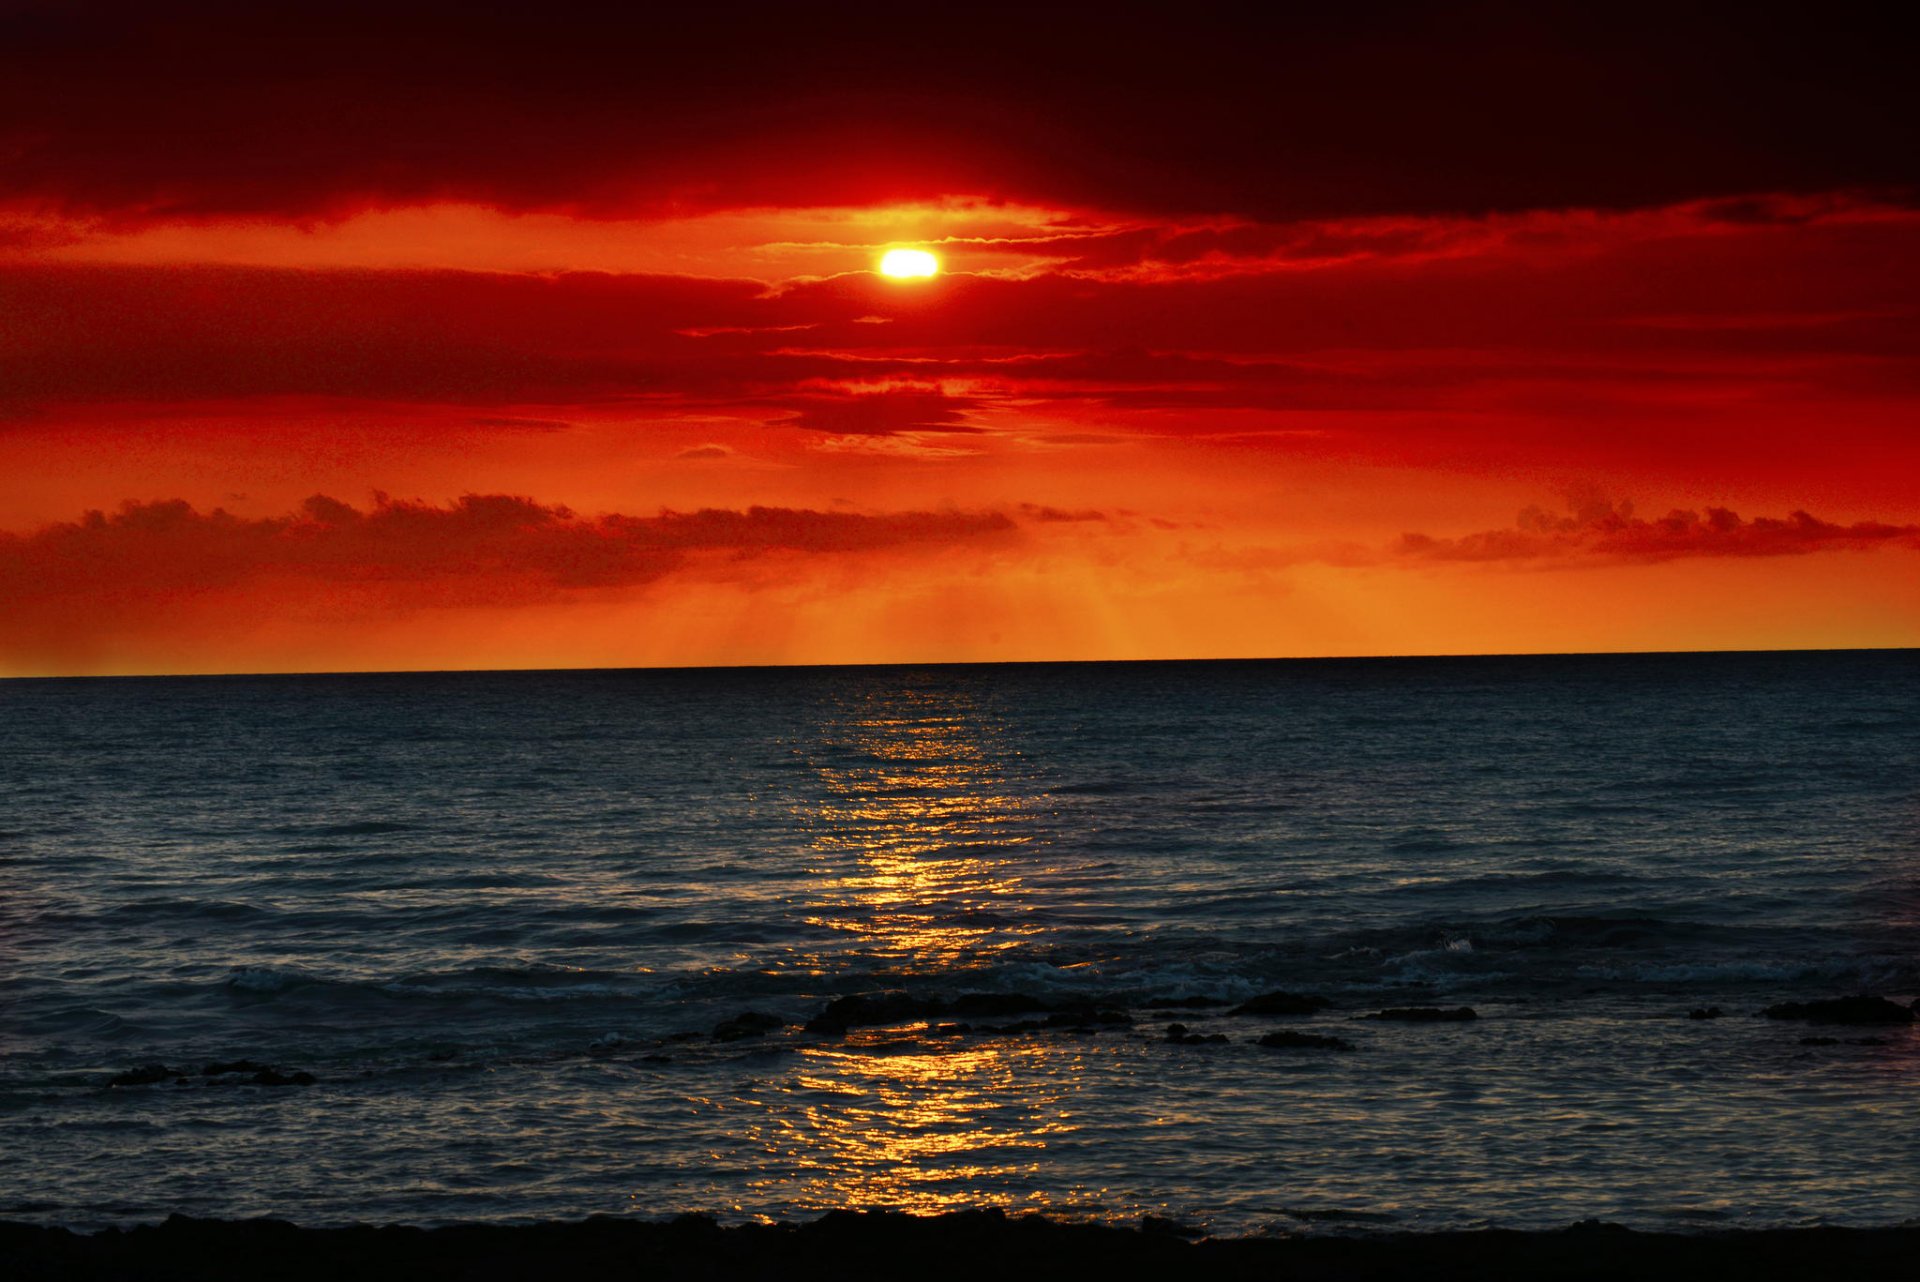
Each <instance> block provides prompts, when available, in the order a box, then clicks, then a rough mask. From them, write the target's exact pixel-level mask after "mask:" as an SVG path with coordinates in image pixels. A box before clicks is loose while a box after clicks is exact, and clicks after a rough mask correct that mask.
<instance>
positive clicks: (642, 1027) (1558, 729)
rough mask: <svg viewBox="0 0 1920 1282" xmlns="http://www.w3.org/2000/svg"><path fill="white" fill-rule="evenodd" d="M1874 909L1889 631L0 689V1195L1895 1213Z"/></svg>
mask: <svg viewBox="0 0 1920 1282" xmlns="http://www.w3.org/2000/svg"><path fill="white" fill-rule="evenodd" d="M1917 927H1920V656H1916V654H1914V653H1913V652H1877V653H1822V654H1721V655H1692V656H1592V657H1558V658H1487V659H1432V660H1370V661H1306V662H1247V663H1143V664H1045V665H990V666H956V667H878V668H844V669H783V670H707V671H603V672H527V673H460V674H404V675H381V676H310V677H301V676H274V677H227V678H192V679H153V680H147V679H97V680H71V681H68V680H34V681H12V682H0V1218H8V1219H24V1220H35V1221H41V1222H48V1223H63V1224H70V1225H74V1226H98V1225H105V1224H125V1223H131V1222H140V1221H150V1220H154V1219H157V1218H160V1217H163V1216H165V1215H167V1214H170V1213H175V1212H179V1213H185V1214H190V1215H197V1216H226V1217H235V1216H256V1215H275V1216H281V1217H285V1218H289V1219H293V1220H296V1221H299V1222H303V1223H309V1224H328V1223H339V1222H345V1221H401V1222H409V1223H416V1224H432V1223H442V1222H447V1221H458V1220H496V1221H507V1220H527V1219H536V1218H549V1217H561V1218H577V1217H582V1216H586V1215H590V1214H635V1215H643V1216H666V1215H670V1214H674V1213H677V1212H682V1211H699V1212H709V1213H713V1214H716V1215H719V1216H720V1217H722V1218H723V1219H748V1218H762V1219H782V1218H788V1219H791V1218H802V1217H807V1216H810V1215H812V1214H815V1213H818V1212H820V1211H822V1210H825V1209H829V1208H835V1207H882V1206H884V1207H897V1208H903V1209H908V1210H914V1211H935V1210H940V1209H946V1208H954V1207H969V1206H990V1205H991V1206H1003V1207H1006V1208H1009V1209H1022V1210H1025V1209H1031V1210H1044V1211H1047V1212H1050V1213H1054V1214H1059V1215H1066V1216H1074V1217H1083V1218H1101V1219H1130V1218H1134V1217H1137V1216H1140V1215H1142V1214H1147V1213H1152V1214H1158V1215H1170V1216H1175V1217H1178V1218H1180V1219H1183V1220H1187V1221H1189V1222H1191V1223H1194V1224H1196V1225H1199V1226H1204V1227H1208V1228H1211V1229H1212V1230H1214V1231H1216V1232H1237V1233H1245V1232H1265V1231H1302V1230H1306V1231H1323V1232H1324V1231H1330V1230H1337V1229H1346V1228H1350V1227H1353V1226H1362V1227H1365V1228H1369V1229H1374V1228H1384V1229H1392V1228H1441V1227H1468V1226H1478V1225H1500V1226H1510V1227H1542V1226H1557V1225H1562V1224H1566V1223H1569V1222H1571V1221H1575V1220H1580V1219H1585V1218H1590V1217H1599V1218H1603V1219H1609V1220H1616V1221H1620V1222H1623V1223H1627V1224H1632V1225H1636V1226H1642V1227H1655V1228H1658V1227H1667V1228H1670V1227H1682V1228H1711V1227H1727V1226H1734V1225H1786V1224H1801V1223H1811V1222H1830V1223H1840V1224H1889V1223H1897V1222H1902V1221H1907V1220H1910V1219H1912V1218H1914V1217H1915V1216H1916V1215H1920V1034H1916V1032H1915V1031H1914V1028H1913V1027H1909V1026H1898V1025H1894V1026H1887V1027H1877V1028H1824V1027H1819V1026H1810V1025H1806V1024H1801V1023H1794V1022H1783V1021H1780V1020H1774V1019H1768V1018H1764V1017H1761V1016H1760V1015H1759V1014H1758V1012H1759V1011H1760V1010H1761V1009H1762V1008H1764V1007H1765V1006H1767V1005H1770V1004H1773V1003H1776V1002H1782V1001H1789V1000H1804V999H1809V998H1824V997H1833V996H1841V995H1846V994H1851V993H1856V992H1862V991H1867V992H1873V993H1878V994H1883V995H1886V996H1888V997H1891V998H1895V999H1897V1000H1899V1001H1901V1002H1903V1003H1904V1002H1906V1001H1909V1000H1911V999H1912V998H1913V997H1914V996H1915V994H1916V992H1920V933H1917V931H1916V928H1917ZM1274 989H1287V990H1291V991H1295V992H1302V993H1311V994H1317V995H1320V996H1323V997H1325V998H1326V999H1327V1001H1328V1002H1329V1003H1330V1004H1329V1005H1327V1006H1326V1007H1325V1008H1324V1009H1321V1010H1319V1011H1318V1012H1317V1013H1315V1014H1312V1015H1308V1016H1296V1017H1250V1016H1233V1015H1230V1014H1228V1013H1227V1012H1228V1011H1229V1010H1230V1009H1231V1007H1230V1005H1224V1006H1223V1005H1216V1006H1205V1005H1195V1006H1192V1007H1185V1008H1177V1009H1172V1010H1169V1009H1166V1008H1164V1007H1155V1006H1153V1005H1152V1003H1155V1002H1166V1001H1170V1000H1194V1001H1206V1000H1211V1001H1216V1002H1225V1003H1234V1002H1238V1001H1241V1000H1244V999H1246V998H1248V997H1251V996H1254V995H1257V994H1259V993H1262V992H1266V991H1269V990H1274ZM890 990H899V991H905V992H907V993H909V994H912V995H914V996H915V997H918V998H934V997H949V998H950V997H954V996H958V995H960V994H964V993H973V992H985V993H1001V994H1015V993H1017V994H1024V995H1028V996H1030V997H1032V998H1034V999H1035V1000H1036V1001H1038V1002H1045V1003H1054V1004H1058V1003H1071V1002H1075V1001H1086V1002H1089V1003H1092V1004H1094V1005H1095V1006H1097V1007H1098V1008H1100V1009H1102V1010H1108V1011H1116V1012H1119V1013H1121V1014H1124V1015H1126V1016H1129V1017H1130V1018H1131V1019H1132V1020H1133V1022H1132V1023H1131V1024H1120V1023H1107V1024H1098V1025H1094V1026H1091V1027H1086V1028H1079V1029H1075V1028H1072V1027H1064V1026H1063V1027H1057V1028H1030V1029H1027V1030H1026V1031H1005V1026H1006V1025H1007V1024H1009V1023H1018V1022H1019V1021H1008V1020H999V1021H995V1020H984V1021H965V1020H958V1019H941V1018H930V1019H926V1020H914V1021H909V1022H905V1023H901V1024H897V1025H893V1026H887V1027H874V1028H857V1029H855V1030H853V1031H852V1032H850V1033H848V1034H846V1035H844V1036H842V1035H835V1034H833V1033H830V1032H828V1033H813V1032H807V1031H805V1030H804V1029H803V1028H801V1027H800V1025H801V1024H803V1023H804V1022H805V1021H806V1020H807V1019H809V1018H810V1017H812V1016H813V1015H815V1014H816V1013H818V1012H819V1011H820V1010H821V1009H822V1008H823V1007H824V1006H825V1005H826V1003H827V1002H829V1001H831V1000H833V999H834V998H836V997H840V996H844V995H848V994H855V993H879V992H884V991H890ZM1460 1005H1468V1006H1471V1007H1472V1008H1473V1009H1474V1010H1475V1012H1476V1013H1477V1015H1478V1018H1477V1019H1475V1020H1473V1021H1471V1022H1449V1023H1435V1024H1402V1023H1393V1022H1386V1021H1379V1020H1369V1019H1366V1018H1364V1017H1365V1016H1366V1015H1369V1014H1372V1013H1375V1012H1378V1011H1380V1010H1382V1009H1387V1008H1392V1007H1405V1006H1437V1007H1448V1008H1451V1007H1455V1006H1460ZM1710 1006H1718V1007H1720V1008H1721V1009H1722V1011H1723V1012H1724V1017H1723V1018H1718V1019H1711V1020H1696V1019H1690V1018H1688V1015H1689V1012H1690V1011H1691V1010H1694V1009H1698V1008H1705V1007H1710ZM748 1011H751V1012H758V1013H760V1014H763V1015H767V1016H771V1017H773V1018H774V1019H775V1020H778V1021H782V1022H784V1024H785V1026H784V1027H779V1028H774V1029H771V1030H770V1031H767V1032H765V1033H763V1034H761V1035H758V1036H744V1037H740V1038H738V1039H736V1040H723V1039H716V1038H715V1037H714V1036H713V1035H712V1030H713V1029H714V1027H715V1026H716V1025H718V1024H720V1023H721V1022H722V1021H725V1020H727V1019H730V1018H732V1017H734V1016H736V1015H739V1014H741V1013H743V1012H748ZM1025 1022H1027V1023H1033V1022H1040V1021H1025ZM1061 1022H1062V1023H1063V1024H1064V1023H1069V1022H1070V1021H1061ZM1170 1022H1179V1023H1183V1024H1185V1025H1186V1026H1187V1027H1188V1029H1189V1030H1190V1032H1191V1033H1197V1034H1201V1035H1203V1036H1205V1035H1210V1034H1214V1033H1221V1034H1225V1035H1226V1037H1227V1039H1228V1040H1227V1041H1225V1042H1224V1043H1221V1042H1204V1043H1201V1044H1197V1045H1190V1044H1180V1043H1176V1042H1170V1041H1169V1040H1167V1036H1166V1025H1167V1024H1168V1023H1170ZM969 1023H971V1024H972V1026H971V1027H968V1026H967V1025H968V1024H969ZM1281 1028H1287V1029H1293V1030H1296V1031H1301V1032H1309V1033H1314V1034H1320V1035H1325V1036H1335V1037H1339V1038H1342V1039H1345V1040H1346V1041H1347V1042H1349V1043H1350V1044H1351V1045H1352V1046H1353V1047H1354V1049H1353V1050H1352V1051H1350V1052H1340V1051H1332V1050H1325V1049H1319V1050H1315V1049H1305V1050H1284V1049H1281V1050H1276V1049H1271V1048H1267V1047H1262V1046H1259V1045H1257V1044H1255V1043H1254V1041H1253V1039H1254V1038H1256V1037H1258V1036H1260V1035H1262V1034H1264V1033H1268V1032H1271V1031H1274V1030H1276V1029H1281ZM1809 1036H1820V1037H1823V1038H1824V1039H1825V1040H1822V1041H1819V1042H1816V1043H1812V1044H1809V1043H1807V1042H1806V1040H1805V1039H1807V1038H1808V1037H1809ZM234 1060H250V1061H254V1062H255V1063H256V1064H266V1065H271V1066H273V1068H274V1070H275V1071H276V1072H278V1073H280V1074H282V1075H283V1076H291V1075H292V1074H295V1073H309V1074H311V1075H312V1076H313V1078H314V1079H315V1080H314V1081H313V1082H312V1083H311V1084H305V1085H301V1084H283V1085H265V1084H257V1083H256V1082H255V1081H254V1080H253V1078H252V1077H251V1076H249V1075H248V1074H247V1073H246V1072H242V1073H228V1074H219V1075H212V1076H209V1075H208V1074H206V1073H205V1072H204V1067H205V1066H206V1065H207V1064H210V1063H214V1062H231V1061H234ZM149 1064H159V1065H163V1066H165V1067H166V1068H167V1070H168V1073H167V1075H166V1076H165V1077H164V1078H163V1079H162V1080H159V1081H156V1082H153V1083H150V1084H145V1085H118V1086H115V1085H109V1083H110V1081H111V1080H112V1079H113V1078H114V1077H115V1076H116V1075H119V1074H122V1073H125V1072H127V1071H128V1070H129V1069H133V1068H137V1067H140V1066H143V1065H149Z"/></svg>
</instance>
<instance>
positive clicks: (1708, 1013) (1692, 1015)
mask: <svg viewBox="0 0 1920 1282" xmlns="http://www.w3.org/2000/svg"><path fill="white" fill-rule="evenodd" d="M1724 1014H1726V1012H1725V1011H1723V1010H1721V1009H1720V1008H1719V1007H1718V1006H1696V1007H1694V1008H1693V1009H1692V1010H1690V1011H1688V1012H1687V1018H1688V1019H1719V1018H1720V1017H1721V1016H1722V1015H1724Z"/></svg>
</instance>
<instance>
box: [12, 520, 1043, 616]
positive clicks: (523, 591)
mask: <svg viewBox="0 0 1920 1282" xmlns="http://www.w3.org/2000/svg"><path fill="white" fill-rule="evenodd" d="M1015 528H1016V523H1015V521H1014V519H1013V518H1012V517H1010V516H1008V515H1006V514H1004V513H1000V512H891V513H879V514H862V513H853V512H820V511H812V510H807V509H797V508H773V507H750V508H747V509H745V510H740V511H734V510H726V509H712V508H709V509H704V510H701V511H695V512H661V513H659V514H657V515H654V516H625V515H618V514H615V515H609V516H598V517H587V516H582V515H580V514H578V513H575V512H573V511H571V510H569V509H567V508H565V507H559V506H549V505H546V504H542V503H536V502H534V501H533V500H531V499H527V498H521V497H518V496H514V495H506V494H469V495H466V496H464V497H462V498H460V499H458V500H457V501H455V502H454V503H452V504H450V505H448V506H445V507H442V506H437V505H434V504H429V503H419V502H407V501H399V500H393V499H388V498H385V497H381V498H379V499H378V500H377V501H376V502H375V503H374V504H373V505H372V506H371V507H370V508H366V509H362V508H356V507H354V506H352V505H350V504H347V503H343V502H341V501H339V500H338V499H333V498H328V497H326V496H324V495H316V496H314V497H313V498H310V499H308V500H307V501H306V502H305V503H304V504H303V505H302V506H301V508H300V510H299V511H298V512H295V513H292V514H289V515H287V516H280V517H243V516H235V515H233V514H232V513H230V512H227V511H225V510H221V509H215V510H213V511H210V512H203V511H200V510H198V509H196V508H194V507H193V506H192V505H190V504H188V503H186V502H184V501H182V500H178V499H175V500H168V501H159V502H151V503H127V504H124V505H123V506H122V507H121V508H120V510H119V511H117V512H114V513H105V512H97V511H96V512H89V513H88V514H87V515H86V516H85V517H84V518H83V519H81V520H79V521H73V522H63V523H60V524H56V525H51V526H48V527H46V528H44V529H41V530H38V531H36V532H34V533H31V534H26V535H15V534H0V595H4V596H5V597H6V599H7V600H8V601H9V602H10V603H12V604H13V605H14V607H15V609H14V611H13V613H14V615H15V617H16V618H17V617H18V616H19V615H20V614H21V613H22V612H23V611H25V610H27V609H29V608H30V607H31V605H32V604H33V603H35V602H37V601H49V600H60V599H65V600H88V599H97V600H100V601H119V600H125V599H126V598H127V596H128V594H129V593H135V592H137V593H139V594H141V595H144V596H148V597H159V598H165V597H167V596H169V595H184V594H191V593H196V592H204V591H208V590H215V589H222V588H230V587H234V586H236V585H240V584H243V583H246V582H249V581H253V580H269V579H270V580H278V581H286V580H299V581H305V582H308V583H316V584H331V585H379V584H396V585H404V587H405V590H406V593H407V596H408V599H409V600H412V601H416V602H418V603H422V604H426V603H470V602H473V601H476V600H486V601H489V602H492V603H506V602H510V601H512V600H514V599H545V598H548V597H551V596H553V595H555V594H558V593H562V592H566V591H569V590H581V589H600V588H618V587H627V586H633V585H638V584H644V583H649V582H652V581H653V580H656V579H659V578H661V577H663V576H665V575H667V574H670V573H673V572H674V571H676V570H679V569H681V568H683V567H685V566H687V565H688V564H689V562H690V561H692V560H693V559H695V558H698V557H718V558H722V559H726V558H732V559H739V558H751V557H759V556H767V555H772V554H777V553H794V554H805V555H844V554H850V553H858V552H869V551H875V550H881V549H888V548H901V547H906V546H941V545H951V544H955V543H965V542H972V541H976V540H981V539H989V538H994V537H1003V536H1006V535H1009V534H1011V533H1012V532H1013V531H1014V529H1015Z"/></svg>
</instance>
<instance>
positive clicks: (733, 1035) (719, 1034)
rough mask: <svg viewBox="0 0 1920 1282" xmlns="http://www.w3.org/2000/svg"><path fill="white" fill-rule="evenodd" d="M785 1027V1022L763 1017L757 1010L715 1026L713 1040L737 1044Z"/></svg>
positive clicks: (775, 1018)
mask: <svg viewBox="0 0 1920 1282" xmlns="http://www.w3.org/2000/svg"><path fill="white" fill-rule="evenodd" d="M786 1026H787V1021H786V1020H784V1019H781V1018H780V1017H779V1016H777V1015H763V1014H761V1013H760V1012H759V1011H757V1010H748V1011H742V1012H740V1013H739V1014H738V1015H735V1016H734V1017H733V1018H732V1019H724V1020H721V1021H720V1022H719V1023H718V1024H715V1025H714V1026H713V1040H714V1041H716V1042H737V1041H739V1040H740V1039H741V1038H743V1037H765V1036H766V1035H767V1034H768V1033H770V1032H772V1031H773V1030H774V1029H776V1028H785V1027H786Z"/></svg>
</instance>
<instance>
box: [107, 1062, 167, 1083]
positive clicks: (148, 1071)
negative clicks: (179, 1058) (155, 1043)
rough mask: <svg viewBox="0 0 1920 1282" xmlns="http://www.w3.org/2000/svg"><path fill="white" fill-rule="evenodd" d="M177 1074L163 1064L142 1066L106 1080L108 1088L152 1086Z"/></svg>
mask: <svg viewBox="0 0 1920 1282" xmlns="http://www.w3.org/2000/svg"><path fill="white" fill-rule="evenodd" d="M175 1076H177V1074H176V1073H175V1072H174V1071H173V1070H172V1069H170V1068H168V1067H167V1066H166V1065H165V1064H142V1065H141V1066H140V1067H138V1068H130V1069H128V1070H127V1071H126V1072H124V1073H116V1074H114V1075H113V1076H112V1077H110V1078H108V1079H107V1085H109V1086H152V1085H154V1084H155V1083H156V1082H164V1081H166V1080H168V1079H169V1078H171V1077H175Z"/></svg>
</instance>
